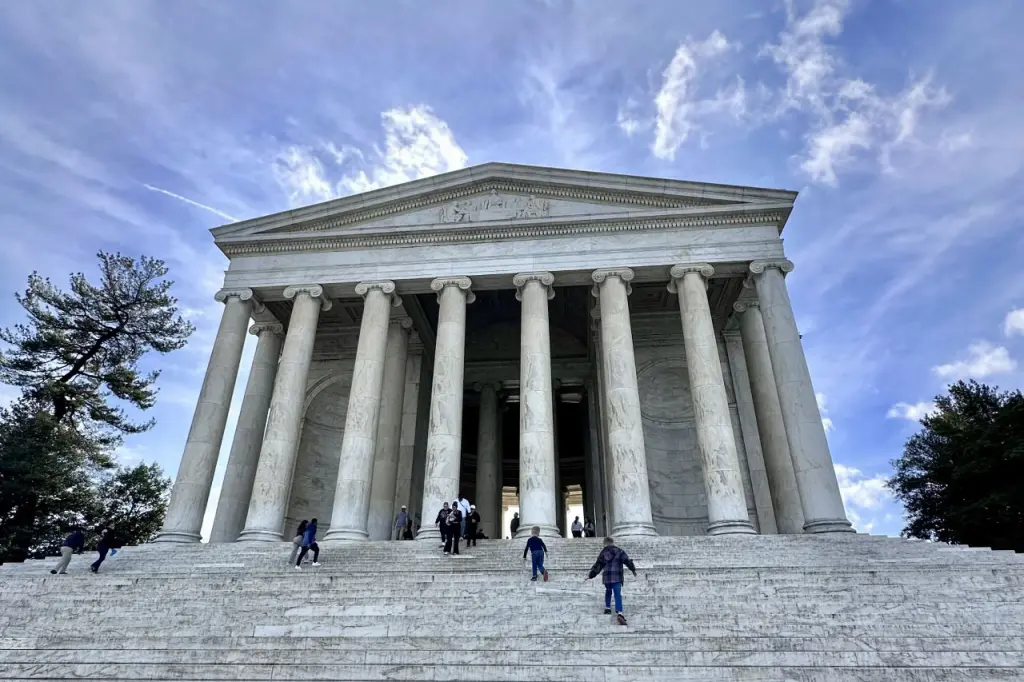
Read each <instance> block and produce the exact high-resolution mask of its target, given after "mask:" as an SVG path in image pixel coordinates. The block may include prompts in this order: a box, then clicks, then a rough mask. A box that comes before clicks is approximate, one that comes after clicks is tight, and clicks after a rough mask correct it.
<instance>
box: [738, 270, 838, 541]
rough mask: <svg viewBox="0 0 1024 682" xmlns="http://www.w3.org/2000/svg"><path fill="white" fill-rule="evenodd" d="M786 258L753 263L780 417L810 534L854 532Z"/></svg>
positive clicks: (806, 530)
mask: <svg viewBox="0 0 1024 682" xmlns="http://www.w3.org/2000/svg"><path fill="white" fill-rule="evenodd" d="M792 270H793V264H792V263H791V262H790V261H788V260H773V261H754V262H753V263H751V264H750V272H751V273H753V279H754V286H755V288H756V289H757V298H758V300H759V301H760V303H761V316H762V319H763V320H764V331H765V336H766V338H767V341H768V355H769V356H770V357H771V363H772V373H773V374H774V375H775V385H776V388H777V389H778V393H779V405H780V407H781V410H782V421H783V423H784V424H785V427H786V439H787V440H788V442H789V452H790V455H791V456H792V460H793V472H794V474H795V475H796V483H797V488H798V489H799V491H800V503H801V506H802V508H803V513H804V531H805V532H807V533H849V532H853V528H852V526H851V525H850V522H849V521H848V520H847V518H846V511H845V509H844V508H843V498H842V495H840V493H839V481H838V480H837V479H836V472H835V468H834V467H833V465H832V454H831V453H830V452H829V449H828V439H826V438H825V428H824V426H822V424H821V413H820V412H819V411H818V403H817V400H816V399H815V397H814V386H813V385H812V384H811V373H810V371H809V370H808V369H807V359H806V358H805V357H804V349H803V346H802V345H801V343H800V333H799V332H798V331H797V327H796V318H795V317H794V316H793V306H792V304H791V303H790V300H789V292H788V291H786V280H785V278H784V275H785V273H787V272H792Z"/></svg>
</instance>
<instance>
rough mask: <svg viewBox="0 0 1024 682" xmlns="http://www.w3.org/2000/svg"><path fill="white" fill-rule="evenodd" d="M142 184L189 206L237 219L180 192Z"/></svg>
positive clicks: (226, 217) (233, 220)
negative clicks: (176, 192)
mask: <svg viewBox="0 0 1024 682" xmlns="http://www.w3.org/2000/svg"><path fill="white" fill-rule="evenodd" d="M142 186H143V187H145V188H146V189H148V190H152V191H154V192H159V193H160V194H165V195H167V196H169V197H171V198H172V199H177V200H178V201H184V202H185V203H186V204H189V205H191V206H195V207H196V208H201V209H203V210H204V211H209V212H210V213H213V214H215V215H219V216H220V217H221V218H224V219H225V220H230V221H232V222H235V221H237V220H238V218H236V217H234V216H233V215H230V214H228V213H225V212H224V211H221V210H219V209H216V208H214V207H213V206H207V205H206V204H201V203H199V202H198V201H193V200H192V199H189V198H188V197H183V196H181V195H180V194H175V193H174V192H171V191H168V190H166V189H161V188H160V187H154V186H153V185H147V184H146V183H143V184H142Z"/></svg>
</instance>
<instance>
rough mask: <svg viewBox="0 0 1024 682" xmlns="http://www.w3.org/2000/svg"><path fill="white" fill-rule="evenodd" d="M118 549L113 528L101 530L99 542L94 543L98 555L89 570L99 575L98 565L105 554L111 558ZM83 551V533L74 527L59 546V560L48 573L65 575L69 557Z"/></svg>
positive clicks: (118, 544) (69, 560)
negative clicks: (108, 554)
mask: <svg viewBox="0 0 1024 682" xmlns="http://www.w3.org/2000/svg"><path fill="white" fill-rule="evenodd" d="M120 547H121V542H120V540H118V538H117V534H116V533H114V529H113V528H103V529H101V531H100V540H99V542H98V543H96V551H97V552H98V553H99V558H97V559H96V561H94V562H92V564H90V565H89V570H90V571H92V572H93V573H99V572H100V564H102V563H103V561H104V560H105V559H106V558H107V553H108V552H110V555H111V556H113V555H114V554H116V553H117V550H118V549H119V548H120ZM84 549H85V533H84V532H83V531H82V529H81V528H80V527H77V526H76V527H74V528H72V529H71V534H70V535H68V536H67V537H66V538H65V539H64V543H63V544H62V545H61V546H60V560H58V561H57V565H56V566H54V567H53V568H52V569H50V573H51V574H52V575H67V574H68V566H69V565H70V564H71V555H72V554H81V553H82V550H84Z"/></svg>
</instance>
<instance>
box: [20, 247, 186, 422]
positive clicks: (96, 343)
mask: <svg viewBox="0 0 1024 682" xmlns="http://www.w3.org/2000/svg"><path fill="white" fill-rule="evenodd" d="M98 257H99V260H100V283H99V285H98V286H97V285H93V284H91V283H90V282H89V281H88V280H87V279H86V278H85V275H84V274H82V273H76V274H74V275H72V276H71V291H70V292H65V291H62V290H60V289H59V288H57V287H56V286H54V285H53V284H52V283H51V282H50V280H48V279H45V278H43V277H40V276H39V275H38V274H36V273H33V274H32V275H31V276H30V277H29V279H28V289H27V290H26V291H25V293H24V294H18V295H17V299H18V303H20V304H21V306H22V307H23V308H24V309H25V312H26V313H27V314H28V318H29V321H28V323H27V324H19V325H15V326H14V327H11V328H8V329H2V330H0V340H2V341H4V342H6V343H7V344H9V345H10V346H11V350H9V351H7V352H0V382H3V383H5V384H11V385H13V386H19V387H21V388H22V389H23V390H24V392H25V394H26V395H27V396H28V397H30V398H32V399H33V400H35V401H37V402H38V403H39V404H40V405H41V406H43V407H45V408H46V409H48V411H49V412H50V414H51V415H52V417H53V419H54V421H55V422H56V423H58V424H62V423H64V422H65V421H71V422H73V423H74V424H76V425H85V426H86V427H87V428H91V427H95V426H99V427H102V428H105V429H106V430H107V431H108V432H112V433H111V434H110V435H109V436H108V437H116V436H118V435H120V434H122V433H139V432H141V431H145V430H146V429H148V428H150V427H151V426H152V421H149V422H144V423H141V424H135V423H132V422H131V421H129V419H128V418H127V416H126V415H125V413H124V410H123V409H122V408H120V407H118V406H116V405H113V404H111V401H110V398H111V397H113V398H117V399H120V400H121V401H124V402H126V403H128V404H129V405H132V406H134V407H136V408H138V409H140V410H145V409H148V408H150V407H152V406H153V402H154V399H155V396H156V389H155V388H154V386H153V384H154V383H155V381H156V379H157V376H158V375H159V372H149V373H143V372H142V371H141V370H140V369H139V367H138V362H139V360H140V359H141V358H142V357H143V355H145V354H146V352H148V351H156V352H157V353H169V352H171V351H173V350H177V349H179V348H181V347H183V346H184V345H185V342H186V341H187V340H188V337H189V335H191V334H192V332H193V331H194V328H193V327H192V325H191V324H189V323H188V322H186V321H185V320H184V319H183V318H182V317H181V316H180V315H179V314H178V307H177V303H178V302H177V300H176V299H175V298H174V297H173V296H171V295H170V288H171V286H172V285H173V283H172V282H171V281H170V280H166V279H163V278H164V276H165V275H166V274H167V267H166V266H165V265H164V263H163V261H161V260H158V259H155V258H147V257H145V256H143V257H142V258H141V259H139V260H138V261H135V260H134V259H132V258H129V257H127V256H122V255H121V254H109V253H104V252H102V251H101V252H100V253H99V254H98Z"/></svg>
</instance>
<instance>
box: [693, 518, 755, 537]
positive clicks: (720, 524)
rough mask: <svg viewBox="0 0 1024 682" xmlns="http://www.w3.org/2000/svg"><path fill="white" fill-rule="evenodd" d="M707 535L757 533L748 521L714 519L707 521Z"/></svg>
mask: <svg viewBox="0 0 1024 682" xmlns="http://www.w3.org/2000/svg"><path fill="white" fill-rule="evenodd" d="M705 533H706V534H707V535H757V531H755V530H754V526H752V525H751V524H750V521H739V520H737V521H715V522H714V523H709V524H708V527H707V530H706V531H705Z"/></svg>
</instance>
